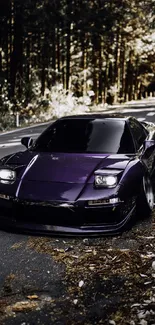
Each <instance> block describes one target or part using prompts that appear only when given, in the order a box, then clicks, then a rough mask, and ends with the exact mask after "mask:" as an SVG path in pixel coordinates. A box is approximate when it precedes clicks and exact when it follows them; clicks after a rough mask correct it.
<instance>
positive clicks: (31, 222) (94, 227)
mask: <svg viewBox="0 0 155 325" xmlns="http://www.w3.org/2000/svg"><path fill="white" fill-rule="evenodd" d="M8 204H9V207H7V210H5V209H3V212H5V213H4V214H3V213H2V215H0V227H1V228H3V229H4V228H5V229H16V230H18V231H22V232H26V233H35V234H45V235H48V234H57V235H67V236H69V235H72V236H74V235H98V234H105V235H108V234H112V233H113V234H117V233H120V232H122V231H123V230H124V229H125V228H126V227H127V225H128V224H129V221H130V219H131V216H132V214H133V212H134V207H135V206H134V205H132V206H129V207H128V209H127V210H126V209H124V208H123V210H122V205H121V204H118V205H116V206H115V205H112V206H105V207H103V206H102V207H95V208H89V209H86V208H83V209H80V210H76V209H74V210H72V209H71V210H70V209H68V208H65V207H64V208H61V209H60V208H58V207H57V208H54V210H53V208H51V207H49V211H50V212H51V217H50V218H47V216H46V215H45V214H44V215H43V216H40V215H39V214H38V212H37V211H38V210H34V211H36V215H34V218H31V215H30V214H29V215H28V214H27V216H26V215H23V213H27V212H26V205H23V210H19V211H17V210H15V209H14V203H13V205H12V207H11V204H10V202H8ZM6 206H7V204H6ZM17 206H18V205H17ZM17 206H16V208H17ZM18 208H19V207H18ZM32 208H34V209H35V205H34V206H33V205H32ZM55 209H56V210H55ZM9 211H10V212H9ZM52 211H55V213H56V212H57V215H58V216H59V215H60V212H61V213H62V217H61V218H60V219H59V220H58V217H55V218H54V219H53V215H54V212H53V215H52ZM122 211H123V213H122ZM67 212H69V214H70V215H71V216H72V219H66V221H64V220H65V217H66V218H67V214H66V213H67ZM39 213H40V212H39ZM121 214H122V216H121ZM85 215H87V218H86V216H85ZM75 216H76V217H78V218H77V219H75ZM89 216H90V217H89ZM93 216H94V217H93ZM92 217H93V218H94V219H92ZM107 217H108V218H109V222H108V218H107ZM61 220H62V221H61ZM70 220H73V221H72V222H71V221H70ZM105 220H106V222H105ZM92 221H93V222H92Z"/></svg>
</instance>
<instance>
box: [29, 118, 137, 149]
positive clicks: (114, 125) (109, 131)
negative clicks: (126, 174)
mask: <svg viewBox="0 0 155 325" xmlns="http://www.w3.org/2000/svg"><path fill="white" fill-rule="evenodd" d="M31 150H33V151H41V152H64V153H133V152H134V144H133V141H132V137H131V134H130V131H129V129H128V125H127V124H126V123H125V121H120V120H112V119H92V118H83V119H81V118H70V119H62V120H58V121H57V122H55V123H53V124H52V125H51V126H50V127H48V128H47V129H46V130H45V131H44V132H43V133H42V134H41V135H40V136H39V138H38V139H37V140H36V142H35V143H34V145H33V146H32V148H31Z"/></svg>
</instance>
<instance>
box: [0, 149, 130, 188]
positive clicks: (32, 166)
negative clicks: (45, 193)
mask: <svg viewBox="0 0 155 325" xmlns="http://www.w3.org/2000/svg"><path fill="white" fill-rule="evenodd" d="M130 159H131V157H129V156H126V155H109V154H72V153H53V154H49V153H39V154H38V153H36V152H35V153H34V152H30V151H25V152H19V153H16V154H15V155H12V156H11V157H9V159H7V160H6V161H5V163H4V165H7V166H8V165H11V166H23V169H22V174H21V175H20V176H21V177H22V179H24V180H26V181H39V182H41V181H43V182H61V183H81V184H84V183H85V182H93V180H92V176H93V174H94V171H95V170H96V169H101V168H110V169H112V168H114V169H121V170H123V169H125V167H126V165H127V164H128V162H129V160H130Z"/></svg>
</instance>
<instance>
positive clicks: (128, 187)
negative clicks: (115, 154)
mask: <svg viewBox="0 0 155 325" xmlns="http://www.w3.org/2000/svg"><path fill="white" fill-rule="evenodd" d="M147 173H148V171H147V168H146V166H145V165H144V164H143V163H142V162H141V161H140V160H139V159H136V160H134V161H131V162H130V163H129V164H128V165H127V167H126V169H125V171H124V173H123V175H122V177H121V179H120V182H119V191H118V194H119V196H120V198H121V199H122V200H123V199H127V198H130V197H132V196H138V194H139V191H140V189H141V184H142V179H143V176H144V175H146V174H147Z"/></svg>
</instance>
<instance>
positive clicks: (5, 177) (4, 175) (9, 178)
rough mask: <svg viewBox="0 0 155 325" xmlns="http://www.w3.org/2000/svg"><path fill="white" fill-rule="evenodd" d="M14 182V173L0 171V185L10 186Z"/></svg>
mask: <svg viewBox="0 0 155 325" xmlns="http://www.w3.org/2000/svg"><path fill="white" fill-rule="evenodd" d="M15 180H16V172H15V171H14V170H11V169H0V183H3V184H12V183H14V181H15Z"/></svg>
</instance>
